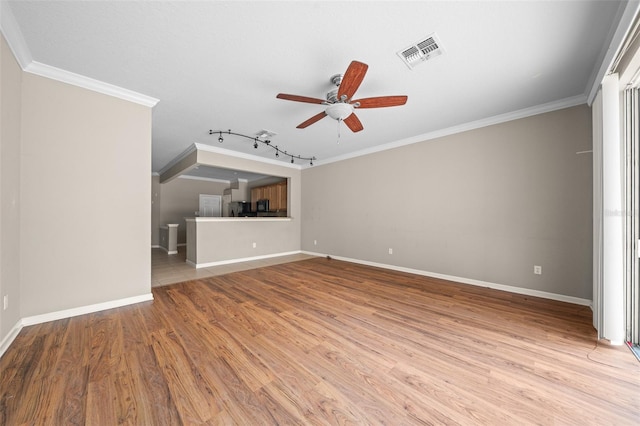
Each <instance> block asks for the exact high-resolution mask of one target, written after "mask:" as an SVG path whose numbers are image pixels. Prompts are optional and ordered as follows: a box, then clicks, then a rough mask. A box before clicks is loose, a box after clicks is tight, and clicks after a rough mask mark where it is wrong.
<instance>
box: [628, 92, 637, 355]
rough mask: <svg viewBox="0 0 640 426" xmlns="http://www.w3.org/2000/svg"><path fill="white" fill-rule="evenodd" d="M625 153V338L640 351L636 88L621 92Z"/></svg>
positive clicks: (635, 349) (635, 350)
mask: <svg viewBox="0 0 640 426" xmlns="http://www.w3.org/2000/svg"><path fill="white" fill-rule="evenodd" d="M624 147H625V149H624V156H625V169H624V170H625V173H624V174H625V179H624V181H625V209H624V210H625V213H626V214H625V221H624V224H625V240H626V241H625V280H624V281H625V324H626V332H625V334H626V340H627V342H629V343H630V344H631V346H632V349H634V353H635V354H636V356H639V354H640V350H639V346H638V345H640V312H639V310H640V277H639V275H640V219H639V218H638V211H639V207H640V161H639V160H640V96H639V90H638V88H637V87H632V88H628V89H627V90H625V92H624Z"/></svg>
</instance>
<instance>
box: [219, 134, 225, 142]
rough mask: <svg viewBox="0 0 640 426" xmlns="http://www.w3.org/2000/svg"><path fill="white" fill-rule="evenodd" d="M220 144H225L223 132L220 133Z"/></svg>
mask: <svg viewBox="0 0 640 426" xmlns="http://www.w3.org/2000/svg"><path fill="white" fill-rule="evenodd" d="M218 142H220V143H222V142H224V138H223V137H222V132H220V136H218Z"/></svg>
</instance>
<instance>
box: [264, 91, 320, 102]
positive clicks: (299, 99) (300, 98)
mask: <svg viewBox="0 0 640 426" xmlns="http://www.w3.org/2000/svg"><path fill="white" fill-rule="evenodd" d="M276 98H278V99H284V100H286V101H296V102H306V103H309V104H324V103H326V102H327V101H325V100H323V99H317V98H308V97H306V96H298V95H287V94H286V93H278V95H277V96H276Z"/></svg>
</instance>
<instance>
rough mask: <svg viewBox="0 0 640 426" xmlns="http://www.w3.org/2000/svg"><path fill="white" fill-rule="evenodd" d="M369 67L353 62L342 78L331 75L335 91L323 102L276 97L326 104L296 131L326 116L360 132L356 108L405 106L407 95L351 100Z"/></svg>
mask: <svg viewBox="0 0 640 426" xmlns="http://www.w3.org/2000/svg"><path fill="white" fill-rule="evenodd" d="M368 68H369V66H368V65H367V64H363V63H362V62H358V61H352V62H351V64H349V68H347V71H346V72H345V73H344V75H342V74H336V75H334V76H332V77H331V79H330V81H331V82H332V83H333V84H335V85H336V86H337V87H338V88H337V89H333V90H331V91H329V92H328V93H327V99H326V100H323V99H318V98H309V97H306V96H298V95H288V94H286V93H279V94H278V96H276V97H277V98H278V99H285V100H287V101H296V102H306V103H310V104H321V105H328V106H327V108H326V109H325V110H324V111H322V112H320V113H318V114H316V115H314V116H313V117H311V118H309V119H308V120H306V121H303V122H302V123H300V124H299V125H298V126H296V127H297V128H298V129H304V128H305V127H308V126H310V125H312V124H313V123H315V122H317V121H320V120H321V119H323V118H324V117H326V116H327V115H328V116H329V117H331V118H333V119H334V120H338V121H344V123H345V124H346V125H347V127H349V129H351V131H352V132H359V131H360V130H362V129H363V127H362V123H361V122H360V120H359V119H358V117H357V116H356V114H355V113H354V109H355V108H383V107H392V106H399V105H404V104H405V103H407V97H406V96H378V97H374V98H362V99H356V100H353V99H352V98H353V95H354V94H355V93H356V90H358V87H360V83H362V80H363V79H364V76H365V74H366V73H367V69H368Z"/></svg>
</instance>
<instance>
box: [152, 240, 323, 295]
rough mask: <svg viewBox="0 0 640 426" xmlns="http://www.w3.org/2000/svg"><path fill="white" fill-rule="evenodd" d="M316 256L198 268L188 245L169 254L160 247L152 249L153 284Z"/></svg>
mask: <svg viewBox="0 0 640 426" xmlns="http://www.w3.org/2000/svg"><path fill="white" fill-rule="evenodd" d="M312 257H314V256H311V255H307V254H302V253H299V254H293V255H288V256H279V257H272V258H269V259H261V260H252V261H247V262H238V263H232V264H229V265H220V266H212V267H210V268H199V269H196V268H194V267H193V266H191V265H189V264H187V263H186V262H185V259H186V258H187V253H186V247H184V246H180V247H178V254H171V255H170V254H167V252H166V251H164V250H162V249H159V248H152V249H151V286H152V287H159V286H162V285H168V284H174V283H179V282H181V281H187V280H193V279H196V278H205V277H211V276H214V275H223V274H228V273H230V272H237V271H245V270H247V269H254V268H261V267H263V266H270V265H277V264H280V263H287V262H295V261H298V260H304V259H309V258H312Z"/></svg>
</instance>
